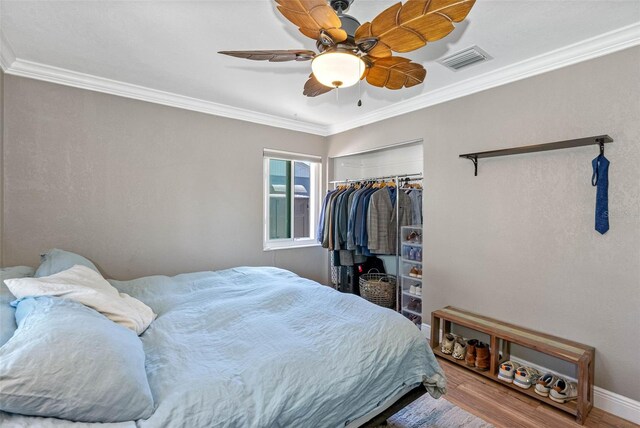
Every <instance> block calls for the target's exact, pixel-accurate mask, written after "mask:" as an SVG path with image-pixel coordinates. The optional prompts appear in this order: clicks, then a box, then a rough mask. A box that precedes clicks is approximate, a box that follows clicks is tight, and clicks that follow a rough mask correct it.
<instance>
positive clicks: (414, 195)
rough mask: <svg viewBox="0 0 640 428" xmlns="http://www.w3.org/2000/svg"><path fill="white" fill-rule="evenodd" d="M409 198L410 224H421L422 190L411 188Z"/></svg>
mask: <svg viewBox="0 0 640 428" xmlns="http://www.w3.org/2000/svg"><path fill="white" fill-rule="evenodd" d="M408 195H409V198H410V199H411V209H412V211H411V224H412V225H414V226H418V225H421V224H422V190H421V189H413V190H411V191H410V192H409V193H408Z"/></svg>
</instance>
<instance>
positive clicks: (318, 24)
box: [276, 0, 347, 43]
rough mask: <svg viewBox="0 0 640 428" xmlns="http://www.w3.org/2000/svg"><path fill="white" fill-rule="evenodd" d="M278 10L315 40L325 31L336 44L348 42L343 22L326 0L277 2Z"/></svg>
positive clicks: (303, 32) (286, 0)
mask: <svg viewBox="0 0 640 428" xmlns="http://www.w3.org/2000/svg"><path fill="white" fill-rule="evenodd" d="M276 2H277V3H278V10H279V11H280V13H282V15H284V17H285V18H287V19H288V20H289V21H291V22H292V23H294V24H295V25H296V26H297V27H298V28H299V29H300V32H301V33H302V34H304V35H305V36H307V37H310V38H312V39H314V40H318V38H319V37H320V31H321V30H324V32H325V33H327V34H328V35H329V36H330V37H331V38H332V39H333V41H334V42H335V43H340V42H343V41H345V40H347V32H346V31H344V30H342V29H341V28H340V27H342V22H341V21H340V18H338V15H336V13H335V12H334V10H333V9H332V8H331V6H329V5H328V4H327V2H326V1H325V0H276Z"/></svg>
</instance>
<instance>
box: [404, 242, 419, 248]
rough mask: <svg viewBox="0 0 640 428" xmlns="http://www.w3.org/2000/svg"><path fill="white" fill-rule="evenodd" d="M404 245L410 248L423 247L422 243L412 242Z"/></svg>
mask: <svg viewBox="0 0 640 428" xmlns="http://www.w3.org/2000/svg"><path fill="white" fill-rule="evenodd" d="M402 245H407V246H409V247H422V243H420V242H412V241H402Z"/></svg>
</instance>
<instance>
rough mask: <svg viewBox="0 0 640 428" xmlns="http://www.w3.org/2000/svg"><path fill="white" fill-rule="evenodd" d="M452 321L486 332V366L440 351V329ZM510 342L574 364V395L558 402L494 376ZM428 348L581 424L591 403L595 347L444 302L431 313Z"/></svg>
mask: <svg viewBox="0 0 640 428" xmlns="http://www.w3.org/2000/svg"><path fill="white" fill-rule="evenodd" d="M453 325H458V326H463V327H466V328H469V329H472V330H475V331H479V332H482V333H485V334H487V335H489V337H490V344H489V348H490V352H491V355H490V367H489V370H486V371H483V370H479V369H477V368H475V367H469V366H467V365H466V364H465V361H464V360H457V359H455V358H453V357H452V356H451V355H448V354H445V353H443V352H442V351H441V349H440V331H441V330H442V336H444V335H445V334H447V333H452V327H453ZM512 343H515V344H518V345H520V346H524V347H526V348H530V349H534V350H536V351H538V352H541V353H544V354H547V355H551V356H553V357H555V358H559V359H561V360H565V361H568V362H569V363H572V364H575V365H576V366H577V369H578V370H577V372H578V377H577V381H578V398H577V399H576V400H572V401H568V402H566V403H558V402H556V401H553V400H551V399H549V398H547V397H542V396H540V395H538V394H536V393H535V392H534V388H533V387H531V388H529V389H522V388H520V387H518V386H516V385H514V384H513V383H507V382H504V381H502V380H500V379H498V369H499V366H500V364H501V363H502V362H504V361H508V360H509V359H510V358H511V351H510V349H511V344H512ZM431 349H432V350H433V353H434V354H435V355H436V356H438V357H440V358H444V359H446V360H448V361H451V362H453V363H455V364H457V365H459V366H461V367H465V368H466V369H468V370H470V371H472V372H474V373H476V374H477V375H479V376H483V377H486V378H488V379H491V380H493V381H496V382H498V383H501V384H502V385H504V386H506V387H508V388H511V389H513V390H515V391H518V392H521V393H523V394H525V395H528V396H529V397H532V398H535V399H537V400H539V401H542V402H543V403H546V404H548V405H551V406H553V407H556V408H558V409H560V410H562V411H565V412H567V413H570V414H572V415H574V416H575V417H576V421H577V422H578V423H579V424H581V425H582V424H584V421H585V419H586V418H587V415H588V414H589V411H591V408H592V407H593V379H594V365H595V348H593V347H591V346H587V345H583V344H581V343H578V342H574V341H571V340H567V339H563V338H560V337H556V336H552V335H550V334H546V333H540V332H537V331H535V330H530V329H528V328H524V327H519V326H516V325H513V324H509V323H506V322H503V321H499V320H496V319H493V318H489V317H485V316H483V315H478V314H474V313H472V312H468V311H465V310H463V309H458V308H454V307H452V306H447V307H445V308H442V309H439V310H437V311H434V312H432V313H431Z"/></svg>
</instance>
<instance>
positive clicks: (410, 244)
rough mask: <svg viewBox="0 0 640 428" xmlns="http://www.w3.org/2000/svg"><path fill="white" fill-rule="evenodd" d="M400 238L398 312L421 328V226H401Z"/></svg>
mask: <svg viewBox="0 0 640 428" xmlns="http://www.w3.org/2000/svg"><path fill="white" fill-rule="evenodd" d="M400 237H401V241H400V244H401V250H400V271H399V274H400V275H399V276H400V311H401V312H402V315H404V316H405V317H407V318H409V319H410V320H411V321H413V323H414V324H416V325H417V326H418V328H422V226H421V225H413V226H402V228H401V230H400Z"/></svg>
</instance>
